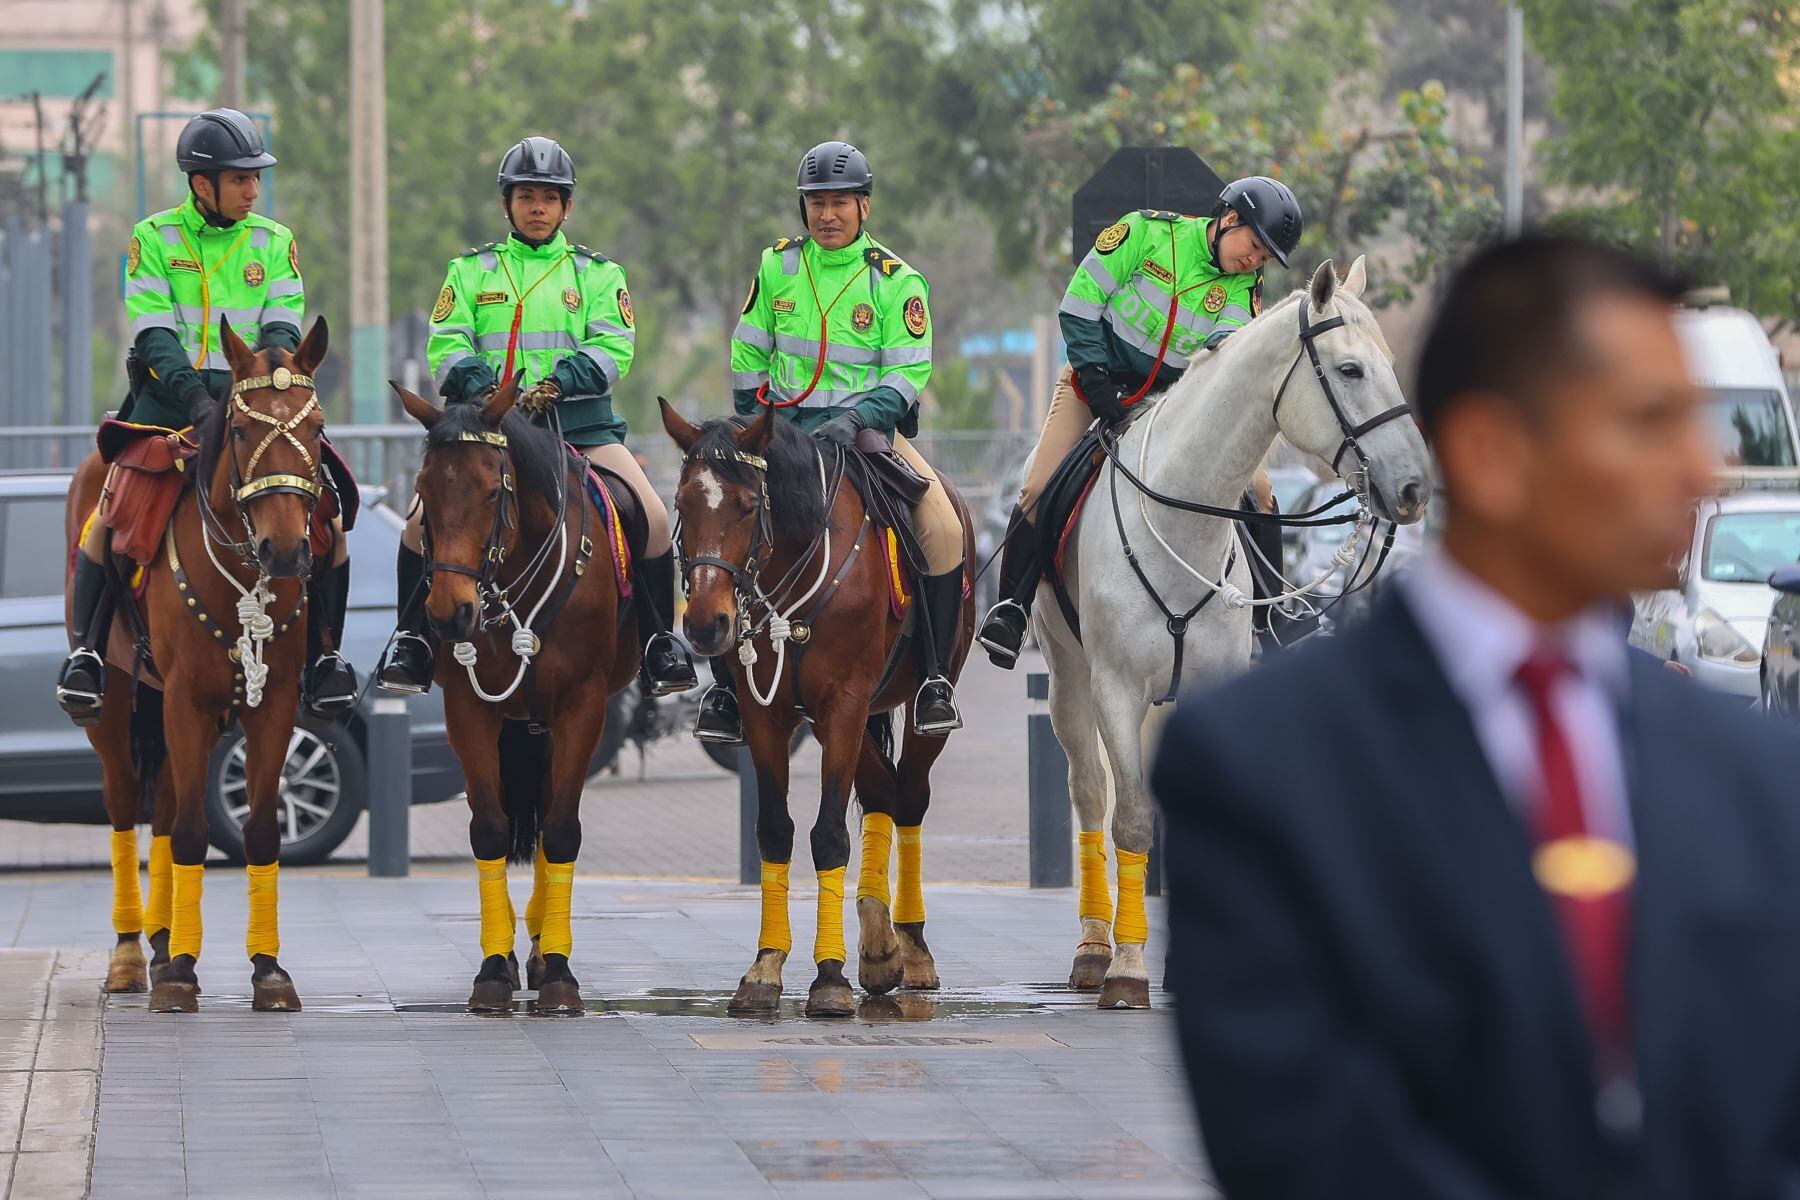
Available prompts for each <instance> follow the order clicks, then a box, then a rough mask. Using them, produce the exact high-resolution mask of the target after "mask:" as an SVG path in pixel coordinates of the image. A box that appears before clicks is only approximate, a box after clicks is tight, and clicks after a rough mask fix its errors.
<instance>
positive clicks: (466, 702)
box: [394, 376, 643, 1015]
mask: <svg viewBox="0 0 1800 1200" xmlns="http://www.w3.org/2000/svg"><path fill="white" fill-rule="evenodd" d="M394 390H395V391H397V392H398V393H399V394H400V398H401V401H402V402H403V403H404V404H405V406H406V411H407V412H408V413H409V414H410V415H411V416H412V417H413V419H414V420H416V421H418V422H419V424H421V425H423V426H424V427H425V430H426V434H425V458H424V461H423V463H421V465H420V467H419V476H418V493H419V499H420V501H421V502H422V503H423V504H424V507H425V527H426V533H427V543H426V557H427V559H428V562H427V564H426V573H427V574H426V578H427V580H428V587H429V588H430V591H429V593H428V594H427V597H426V602H425V611H426V615H427V617H428V619H429V625H430V629H431V633H432V635H433V637H434V638H435V639H436V640H437V641H438V642H439V643H440V644H441V645H451V646H453V647H454V652H453V653H451V654H444V653H441V652H440V653H438V654H437V655H436V658H437V683H438V685H439V686H440V687H442V688H443V689H444V719H445V722H446V724H447V725H448V726H449V734H450V745H451V748H452V749H454V750H455V751H456V757H457V759H458V760H459V761H460V762H461V763H462V768H463V775H464V777H465V778H466V779H467V781H468V794H469V809H470V817H469V846H470V848H471V849H472V850H473V851H474V852H475V866H476V871H477V876H478V878H479V880H480V892H481V953H482V964H481V970H480V971H479V973H477V974H476V976H475V986H474V989H473V990H472V991H471V992H470V995H469V1008H470V1010H471V1011H473V1012H505V1011H510V1010H511V1008H512V1001H513V991H514V989H515V988H517V987H518V985H519V980H518V965H517V960H516V959H515V958H514V956H513V937H514V933H515V931H516V928H517V923H516V920H515V917H514V915H513V907H512V899H511V897H510V896H509V895H508V893H507V889H506V863H507V860H508V859H509V858H510V859H511V860H512V861H513V862H523V861H525V859H527V858H532V857H534V852H535V858H536V869H535V872H534V878H533V886H532V893H531V902H530V904H528V905H527V906H526V909H525V925H526V929H527V932H529V933H530V935H531V950H532V952H531V958H530V962H529V963H528V972H527V983H528V985H529V986H530V987H533V988H535V989H537V993H538V997H537V1003H536V1005H535V1006H534V1008H533V1011H534V1012H536V1013H539V1014H544V1015H557V1014H570V1015H573V1014H578V1013H580V1012H581V1010H582V1004H581V991H580V985H579V984H578V983H577V982H576V979H575V976H574V975H573V974H571V973H570V971H569V951H570V949H571V948H572V943H573V938H572V935H571V932H570V928H569V905H570V898H571V892H572V890H573V881H574V877H575V856H576V855H577V854H578V853H579V852H580V850H581V789H582V787H583V785H584V784H585V783H586V782H587V769H588V763H589V762H590V761H591V760H592V759H593V756H594V749H595V747H597V746H598V745H599V744H600V735H601V733H602V732H603V731H604V729H605V726H606V702H607V699H608V698H609V697H610V696H612V694H613V693H614V692H617V691H619V690H621V689H623V688H624V687H625V686H627V685H628V684H629V683H630V682H631V680H632V677H633V676H635V675H636V674H637V670H638V658H639V655H640V654H641V653H642V649H643V648H642V646H641V644H640V643H639V641H638V636H637V624H636V620H635V617H634V614H633V611H632V609H631V604H632V601H631V600H630V599H629V598H628V597H625V596H623V595H621V589H620V586H619V581H620V579H621V578H625V577H628V576H627V573H626V572H625V571H624V570H623V566H624V561H623V560H624V554H625V551H624V549H623V548H622V546H621V544H620V537H621V533H620V529H619V527H618V525H617V523H616V521H615V518H614V516H613V514H612V512H611V511H610V510H606V509H603V508H602V507H601V506H599V505H597V504H596V503H595V500H594V498H593V496H592V495H591V494H590V493H589V491H588V487H587V463H586V462H585V461H584V460H583V459H581V458H580V457H578V456H576V455H575V454H574V453H573V452H572V451H570V450H569V449H568V448H567V447H566V446H564V445H563V444H562V442H561V441H560V440H559V439H558V438H557V437H556V435H555V434H553V433H551V432H550V431H549V430H548V429H545V428H543V427H542V426H539V425H536V424H534V423H532V421H531V420H529V419H528V418H527V417H526V415H525V414H524V413H522V412H517V411H515V410H514V408H513V404H514V402H515V401H516V400H517V399H518V377H517V376H514V377H513V379H512V380H511V381H509V382H508V383H506V384H504V385H502V386H501V387H500V388H499V389H498V390H497V391H496V392H495V393H494V395H493V396H492V397H491V398H490V399H488V400H487V401H486V402H485V403H480V404H452V405H449V406H447V407H445V408H438V407H437V406H435V405H433V404H432V403H431V402H430V401H428V400H426V399H424V398H423V397H420V396H417V395H414V394H413V393H412V392H409V391H407V390H406V389H405V388H402V387H400V386H399V385H398V384H395V385H394ZM434 649H436V648H435V647H434ZM536 729H547V731H548V732H547V733H540V732H535V731H534V730H536ZM540 831H541V835H542V836H541V837H540Z"/></svg>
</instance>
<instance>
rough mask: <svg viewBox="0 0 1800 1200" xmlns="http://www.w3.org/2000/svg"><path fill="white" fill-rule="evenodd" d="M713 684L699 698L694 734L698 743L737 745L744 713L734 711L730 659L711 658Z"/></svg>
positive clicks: (740, 735) (736, 699)
mask: <svg viewBox="0 0 1800 1200" xmlns="http://www.w3.org/2000/svg"><path fill="white" fill-rule="evenodd" d="M712 677H713V684H712V686H711V687H709V688H707V689H706V695H704V696H702V697H700V715H699V716H698V717H696V718H695V720H694V737H695V738H696V739H697V740H699V741H702V742H718V743H720V744H721V745H725V746H741V745H743V742H744V716H743V714H742V713H741V712H739V711H738V698H737V685H736V684H734V683H733V682H732V681H731V660H730V659H728V658H725V657H722V656H721V657H719V658H715V659H713V660H712Z"/></svg>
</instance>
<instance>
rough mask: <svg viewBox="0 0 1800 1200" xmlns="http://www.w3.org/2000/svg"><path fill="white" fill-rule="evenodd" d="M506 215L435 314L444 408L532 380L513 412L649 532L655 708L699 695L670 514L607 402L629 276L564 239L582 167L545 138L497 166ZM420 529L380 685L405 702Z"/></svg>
mask: <svg viewBox="0 0 1800 1200" xmlns="http://www.w3.org/2000/svg"><path fill="white" fill-rule="evenodd" d="M499 183H500V203H501V209H502V211H504V212H505V213H506V219H507V221H508V222H509V223H510V224H511V225H512V233H511V234H510V235H509V236H508V237H507V239H506V240H505V241H503V242H490V243H489V244H487V245H486V246H481V247H477V248H475V249H472V250H468V251H466V252H464V253H463V254H462V255H461V256H459V257H457V258H455V259H452V260H451V262H450V272H449V274H448V275H447V276H446V277H445V279H444V287H443V290H442V291H440V292H439V293H438V298H437V304H436V305H435V306H434V307H433V308H432V310H431V339H430V341H429V343H428V344H427V346H426V356H427V358H428V359H429V360H430V363H431V369H432V372H433V378H434V379H435V380H436V382H437V385H438V391H439V393H440V394H441V395H442V396H443V397H444V399H445V401H446V402H448V403H453V404H455V403H466V402H471V401H474V400H477V399H478V398H480V397H481V396H483V395H484V394H485V393H487V392H489V391H491V390H492V389H493V388H494V387H496V386H498V385H499V384H500V383H501V382H502V381H503V380H504V379H505V378H506V377H507V376H508V375H510V374H511V373H513V372H520V373H523V375H524V380H523V385H522V386H523V388H524V390H523V391H522V392H521V395H520V397H519V407H521V408H522V409H524V410H525V411H526V412H528V413H530V414H532V417H533V419H535V420H538V421H540V422H542V421H547V420H549V418H550V413H551V409H552V408H553V407H554V409H555V415H556V418H557V421H558V423H559V424H560V426H561V431H562V436H563V440H565V441H566V442H568V443H569V444H570V445H572V446H574V447H575V448H576V449H577V450H580V451H581V453H582V454H584V455H585V456H586V457H587V458H588V459H589V460H591V461H592V462H594V463H595V464H597V465H599V466H601V467H604V468H606V469H607V470H609V471H612V472H613V473H615V474H617V475H619V476H620V477H621V478H623V479H624V480H625V481H626V482H627V483H628V484H630V486H631V490H632V491H633V492H634V493H635V494H636V495H637V498H638V502H639V504H640V505H642V507H643V510H644V515H645V518H646V521H647V524H648V527H649V532H648V536H647V538H646V545H645V547H644V554H643V555H642V556H641V557H640V558H639V559H638V560H637V572H636V574H637V582H638V586H639V589H640V590H639V591H638V595H639V596H641V597H643V598H644V599H645V601H646V602H645V603H642V604H638V605H636V611H637V619H638V631H639V633H640V634H641V635H642V636H643V638H644V639H645V642H646V645H645V649H644V665H643V670H644V675H645V677H646V680H647V683H648V685H649V687H650V690H651V691H652V692H653V693H654V694H656V695H667V694H669V693H672V692H679V691H685V690H686V689H688V688H691V687H694V686H695V685H696V684H697V683H698V679H697V678H696V677H695V675H694V665H693V662H692V661H691V660H690V659H689V658H688V653H687V648H686V647H685V646H683V645H682V644H681V642H679V641H678V640H676V638H675V637H674V635H673V634H671V633H670V632H669V623H670V620H671V618H672V617H673V615H674V602H675V565H674V558H673V555H672V554H671V552H670V548H669V513H668V509H666V508H665V507H664V506H663V502H662V497H661V496H659V495H657V493H656V489H655V488H653V487H651V486H650V481H649V479H648V478H646V477H645V475H644V470H643V468H642V467H640V466H639V465H638V463H637V459H636V458H634V457H633V456H632V454H631V451H629V450H627V449H626V448H625V434H626V428H625V418H623V417H621V416H620V415H619V414H618V413H617V412H616V411H614V409H613V402H612V401H613V394H614V391H615V389H616V388H617V387H618V385H619V381H620V380H621V379H623V378H624V377H625V373H626V372H627V371H629V370H630V369H631V360H632V356H633V354H634V353H635V343H636V339H637V319H636V316H635V314H634V313H633V312H632V308H631V294H630V293H629V292H628V291H626V288H625V270H624V268H622V267H621V266H619V264H618V263H615V262H613V261H612V260H610V259H609V258H607V257H606V255H604V254H602V253H600V251H598V250H592V249H589V248H588V247H586V246H580V245H576V244H575V243H573V242H570V241H569V240H568V238H567V237H565V236H564V234H563V232H562V227H563V222H564V221H566V220H567V219H568V216H569V212H570V211H571V209H572V207H573V205H574V196H575V163H574V161H573V160H572V159H570V157H569V155H568V153H567V152H566V151H564V150H563V148H562V147H561V146H559V145H558V144H557V143H556V142H554V141H552V140H551V139H549V138H547V137H528V138H525V139H524V140H523V141H521V142H519V143H518V144H517V145H515V146H513V147H512V149H510V150H508V151H507V152H506V155H505V157H504V158H502V159H501V160H500V173H499ZM423 535H424V515H423V512H422V511H421V510H417V508H416V506H415V512H414V513H413V515H412V518H411V519H410V520H409V521H408V523H407V527H406V534H405V537H404V538H403V540H402V543H401V547H400V561H399V582H400V597H399V600H400V631H399V633H398V634H397V635H396V636H395V638H394V642H393V644H392V646H391V648H390V650H389V652H388V654H387V655H386V656H385V657H384V659H383V661H382V664H381V667H380V670H379V671H378V672H377V676H376V678H377V681H378V682H379V683H380V685H381V686H382V687H383V688H385V689H387V690H389V691H397V692H423V691H425V690H426V689H427V688H429V687H430V686H431V678H432V674H433V671H434V669H435V667H434V663H433V657H432V652H431V646H430V644H429V643H428V642H427V641H426V640H425V637H424V633H425V588H424V586H423V584H424V580H425V560H424V558H423V557H422V555H421V548H422V546H423Z"/></svg>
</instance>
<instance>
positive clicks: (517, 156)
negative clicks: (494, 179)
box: [500, 137, 575, 201]
mask: <svg viewBox="0 0 1800 1200" xmlns="http://www.w3.org/2000/svg"><path fill="white" fill-rule="evenodd" d="M520 183H547V184H549V185H550V186H552V187H556V188H561V189H562V194H563V199H564V200H565V201H567V200H568V199H569V198H570V197H572V196H573V195H574V194H575V160H574V159H572V158H570V157H569V152H568V151H567V150H564V149H563V148H562V147H561V146H559V145H557V143H556V141H555V139H553V138H547V137H528V138H526V139H524V140H523V141H521V142H520V143H519V144H518V145H516V146H514V147H513V148H512V149H511V150H508V151H507V152H506V157H504V158H502V159H501V160H500V195H501V196H502V197H506V198H509V199H510V198H511V196H512V189H513V185H514V184H520Z"/></svg>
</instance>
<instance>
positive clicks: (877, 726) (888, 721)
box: [868, 712, 895, 772]
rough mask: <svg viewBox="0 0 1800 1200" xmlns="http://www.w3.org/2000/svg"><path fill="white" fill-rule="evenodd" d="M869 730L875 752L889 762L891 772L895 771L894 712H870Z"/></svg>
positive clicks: (883, 760) (882, 759)
mask: <svg viewBox="0 0 1800 1200" xmlns="http://www.w3.org/2000/svg"><path fill="white" fill-rule="evenodd" d="M868 730H869V741H870V743H871V744H872V745H873V746H874V747H875V753H877V754H879V755H881V761H882V762H885V763H886V764H887V767H888V770H889V771H890V772H892V771H894V769H895V768H894V714H893V713H891V712H884V713H871V714H869V725H868Z"/></svg>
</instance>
